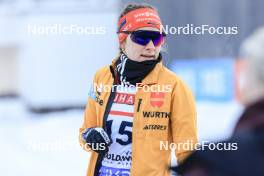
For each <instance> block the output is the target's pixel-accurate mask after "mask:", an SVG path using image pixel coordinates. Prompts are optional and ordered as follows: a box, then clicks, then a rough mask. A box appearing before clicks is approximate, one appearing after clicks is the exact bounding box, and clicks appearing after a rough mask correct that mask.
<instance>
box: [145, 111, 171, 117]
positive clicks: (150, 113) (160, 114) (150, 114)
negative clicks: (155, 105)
mask: <svg viewBox="0 0 264 176" xmlns="http://www.w3.org/2000/svg"><path fill="white" fill-rule="evenodd" d="M142 114H143V117H145V118H170V116H171V113H170V112H157V111H156V112H155V111H143V112H142Z"/></svg>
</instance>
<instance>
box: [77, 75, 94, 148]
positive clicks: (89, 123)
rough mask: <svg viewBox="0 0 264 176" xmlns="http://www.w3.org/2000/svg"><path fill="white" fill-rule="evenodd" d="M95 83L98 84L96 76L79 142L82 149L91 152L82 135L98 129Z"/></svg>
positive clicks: (80, 130)
mask: <svg viewBox="0 0 264 176" xmlns="http://www.w3.org/2000/svg"><path fill="white" fill-rule="evenodd" d="M94 83H96V76H95V77H94V80H93V84H92V85H91V88H90V91H89V97H88V101H87V104H86V107H85V111H84V120H83V124H82V126H81V128H80V129H79V142H80V145H81V147H82V148H83V149H84V150H86V151H90V148H89V147H88V145H85V144H86V142H85V141H84V140H83V138H82V133H83V132H84V130H85V129H87V128H91V127H96V126H97V113H96V112H97V111H96V102H95V99H94V98H95V91H94V85H95V84H94Z"/></svg>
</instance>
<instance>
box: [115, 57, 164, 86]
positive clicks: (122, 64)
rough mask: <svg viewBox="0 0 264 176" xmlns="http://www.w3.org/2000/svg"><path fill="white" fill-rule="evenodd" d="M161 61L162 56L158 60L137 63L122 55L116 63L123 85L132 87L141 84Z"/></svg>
mask: <svg viewBox="0 0 264 176" xmlns="http://www.w3.org/2000/svg"><path fill="white" fill-rule="evenodd" d="M160 61H161V54H160V55H159V57H158V59H156V60H147V61H142V62H137V61H133V60H131V59H129V58H128V57H127V55H126V54H124V53H121V54H120V57H119V59H118V60H117V61H116V72H117V75H118V79H119V82H120V84H121V85H125V86H130V85H134V86H135V85H136V83H140V82H141V81H142V80H143V79H144V78H145V77H146V76H147V75H148V74H149V73H150V72H151V71H152V70H153V69H154V67H155V66H156V64H157V63H159V62H160Z"/></svg>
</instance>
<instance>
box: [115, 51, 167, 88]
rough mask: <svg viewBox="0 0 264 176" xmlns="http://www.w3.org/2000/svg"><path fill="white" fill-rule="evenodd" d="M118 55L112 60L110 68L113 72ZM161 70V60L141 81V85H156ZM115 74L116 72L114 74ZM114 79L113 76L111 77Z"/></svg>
mask: <svg viewBox="0 0 264 176" xmlns="http://www.w3.org/2000/svg"><path fill="white" fill-rule="evenodd" d="M118 58H119V55H118V56H117V57H116V58H115V59H113V60H112V64H111V65H110V67H112V68H113V69H114V70H115V67H116V66H115V63H116V61H117V60H118ZM162 68H163V64H162V60H161V61H160V62H159V63H157V64H156V66H155V68H154V69H153V70H152V71H151V72H150V73H149V74H148V75H147V76H146V77H145V78H144V79H143V80H142V85H150V84H156V83H158V78H159V73H160V71H161V70H162ZM115 74H116V72H115ZM113 77H115V75H113Z"/></svg>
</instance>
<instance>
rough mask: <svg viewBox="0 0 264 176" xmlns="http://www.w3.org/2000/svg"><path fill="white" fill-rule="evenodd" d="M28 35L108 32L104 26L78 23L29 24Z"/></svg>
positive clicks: (97, 33)
mask: <svg viewBox="0 0 264 176" xmlns="http://www.w3.org/2000/svg"><path fill="white" fill-rule="evenodd" d="M27 34H28V35H56V36H60V35H61V36H62V35H82V36H85V35H104V34H106V27H104V26H80V25H76V24H72V25H63V24H50V25H48V24H47V25H40V24H28V25H27Z"/></svg>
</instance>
